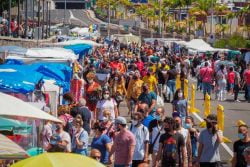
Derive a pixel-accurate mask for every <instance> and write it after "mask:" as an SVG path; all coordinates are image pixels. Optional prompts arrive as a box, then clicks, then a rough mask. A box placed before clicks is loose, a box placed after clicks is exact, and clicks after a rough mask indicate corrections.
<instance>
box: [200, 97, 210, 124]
mask: <svg viewBox="0 0 250 167" xmlns="http://www.w3.org/2000/svg"><path fill="white" fill-rule="evenodd" d="M209 114H211V103H210V96H209V95H208V94H206V96H205V101H204V115H205V117H207V116H208V115H209ZM199 126H200V127H201V128H205V127H206V122H205V121H203V122H201V123H200V124H199Z"/></svg>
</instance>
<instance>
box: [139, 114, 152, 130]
mask: <svg viewBox="0 0 250 167" xmlns="http://www.w3.org/2000/svg"><path fill="white" fill-rule="evenodd" d="M154 119H155V117H154V116H153V115H151V114H149V115H148V116H147V117H146V118H144V120H143V121H142V124H143V125H144V126H146V127H147V128H149V124H150V122H151V121H152V120H154Z"/></svg>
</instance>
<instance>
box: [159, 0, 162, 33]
mask: <svg viewBox="0 0 250 167" xmlns="http://www.w3.org/2000/svg"><path fill="white" fill-rule="evenodd" d="M159 6H160V12H159V17H160V18H159V26H160V27H159V34H160V37H162V26H161V24H162V22H161V0H159Z"/></svg>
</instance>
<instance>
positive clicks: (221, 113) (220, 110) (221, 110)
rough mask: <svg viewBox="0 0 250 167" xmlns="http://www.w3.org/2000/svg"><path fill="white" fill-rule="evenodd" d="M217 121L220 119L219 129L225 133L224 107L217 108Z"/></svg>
mask: <svg viewBox="0 0 250 167" xmlns="http://www.w3.org/2000/svg"><path fill="white" fill-rule="evenodd" d="M217 119H218V129H219V130H221V131H224V119H225V115H224V107H223V106H222V105H220V104H219V105H218V106H217Z"/></svg>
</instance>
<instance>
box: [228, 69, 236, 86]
mask: <svg viewBox="0 0 250 167" xmlns="http://www.w3.org/2000/svg"><path fill="white" fill-rule="evenodd" d="M234 79H235V73H234V72H233V71H232V72H229V73H228V74H227V80H228V83H230V84H233V83H234Z"/></svg>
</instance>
